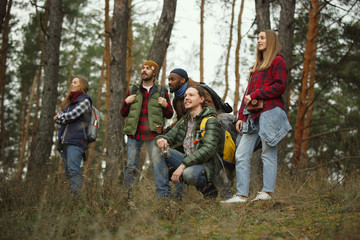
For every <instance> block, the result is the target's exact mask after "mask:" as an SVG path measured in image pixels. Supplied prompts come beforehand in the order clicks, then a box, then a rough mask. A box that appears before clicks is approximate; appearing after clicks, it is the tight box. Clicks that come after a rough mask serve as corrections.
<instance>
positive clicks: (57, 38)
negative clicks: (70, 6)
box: [27, 0, 64, 193]
mask: <svg viewBox="0 0 360 240" xmlns="http://www.w3.org/2000/svg"><path fill="white" fill-rule="evenodd" d="M62 7H63V6H62V0H52V1H51V3H50V14H49V27H48V32H47V41H46V43H45V81H44V86H43V94H42V99H41V100H42V101H41V102H42V107H41V115H40V120H39V126H41V127H40V128H39V129H38V131H37V134H36V136H35V138H36V141H35V145H34V148H33V149H32V152H31V155H30V160H29V165H28V166H29V167H28V173H27V177H28V182H29V183H33V187H34V191H35V192H37V193H38V192H39V191H38V190H40V189H39V188H40V186H43V184H41V182H42V181H44V180H46V176H47V168H48V165H49V163H50V162H49V158H50V153H51V147H52V146H53V141H52V139H53V134H54V120H53V117H54V116H55V108H56V103H57V97H58V92H57V87H58V82H59V56H60V42H61V32H62V23H63V18H64V14H63V8H62ZM39 179H40V182H39Z"/></svg>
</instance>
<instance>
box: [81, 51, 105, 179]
mask: <svg viewBox="0 0 360 240" xmlns="http://www.w3.org/2000/svg"><path fill="white" fill-rule="evenodd" d="M104 72H105V51H104V57H103V63H102V66H101V74H100V83H99V89H98V95H97V99H96V108H97V109H101V95H102V87H103V85H104V78H105V77H104ZM89 145H90V148H89V155H88V157H87V159H86V162H85V174H84V175H85V179H87V180H88V179H89V178H90V174H91V170H92V166H93V159H94V156H95V149H96V142H93V143H90V144H89ZM85 185H86V184H84V186H85Z"/></svg>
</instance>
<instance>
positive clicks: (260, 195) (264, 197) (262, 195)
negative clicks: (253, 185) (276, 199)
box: [251, 192, 271, 202]
mask: <svg viewBox="0 0 360 240" xmlns="http://www.w3.org/2000/svg"><path fill="white" fill-rule="evenodd" d="M270 199H271V196H270V195H269V194H268V193H266V192H258V194H257V195H256V197H255V198H254V199H253V200H252V201H251V202H255V201H258V200H270Z"/></svg>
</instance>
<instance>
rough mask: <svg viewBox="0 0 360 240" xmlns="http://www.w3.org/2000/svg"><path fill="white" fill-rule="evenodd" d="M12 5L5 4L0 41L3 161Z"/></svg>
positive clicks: (2, 154) (0, 156) (0, 154)
mask: <svg viewBox="0 0 360 240" xmlns="http://www.w3.org/2000/svg"><path fill="white" fill-rule="evenodd" d="M11 6H12V0H9V2H8V5H7V11H6V15H5V22H4V29H3V31H2V43H1V53H0V94H1V113H0V122H1V127H0V129H1V134H0V159H1V161H5V148H6V145H7V144H6V142H7V140H6V134H5V131H6V130H5V121H4V120H5V116H4V113H5V105H4V102H5V82H6V81H5V75H6V58H7V50H8V45H9V22H10V18H11V15H10V10H11Z"/></svg>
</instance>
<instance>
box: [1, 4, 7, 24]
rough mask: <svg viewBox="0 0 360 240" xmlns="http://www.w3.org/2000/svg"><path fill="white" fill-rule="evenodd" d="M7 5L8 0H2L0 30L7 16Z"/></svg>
mask: <svg viewBox="0 0 360 240" xmlns="http://www.w3.org/2000/svg"><path fill="white" fill-rule="evenodd" d="M6 5H7V0H0V30H2V25H3V22H4V18H5V16H6Z"/></svg>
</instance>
